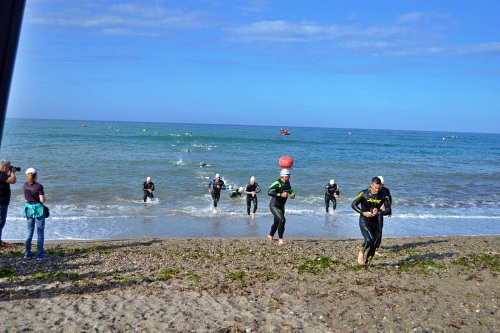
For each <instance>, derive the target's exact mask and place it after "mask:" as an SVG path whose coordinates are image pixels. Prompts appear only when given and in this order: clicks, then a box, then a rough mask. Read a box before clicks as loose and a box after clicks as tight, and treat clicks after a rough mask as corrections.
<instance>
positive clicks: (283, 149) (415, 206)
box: [0, 119, 500, 240]
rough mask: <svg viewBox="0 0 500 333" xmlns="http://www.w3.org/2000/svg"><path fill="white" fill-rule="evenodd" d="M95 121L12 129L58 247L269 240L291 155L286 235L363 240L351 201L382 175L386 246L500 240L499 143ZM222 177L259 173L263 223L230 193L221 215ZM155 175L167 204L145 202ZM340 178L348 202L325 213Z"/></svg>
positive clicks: (7, 143)
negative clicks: (439, 239)
mask: <svg viewBox="0 0 500 333" xmlns="http://www.w3.org/2000/svg"><path fill="white" fill-rule="evenodd" d="M83 123H84V122H82V121H65V120H27V119H7V120H6V123H5V127H4V134H3V139H2V146H1V149H0V158H5V159H8V160H10V161H11V162H12V164H13V165H16V166H20V167H21V168H22V169H23V171H24V170H26V169H27V168H28V167H35V168H37V169H38V170H39V181H40V183H42V184H43V185H44V187H45V192H46V197H47V202H46V204H47V206H49V207H50V209H51V216H50V218H49V219H47V223H46V232H45V235H46V238H47V239H106V238H136V237H205V236H207V237H229V236H230V237H235V236H236V237H238V236H241V237H265V236H266V235H267V234H268V232H269V229H270V226H271V223H272V220H273V218H272V215H271V213H270V212H269V207H268V205H269V198H270V197H269V196H268V195H267V189H268V187H269V185H270V184H271V183H272V182H273V181H274V180H276V179H278V178H279V170H280V168H279V166H278V160H279V158H280V157H281V156H291V157H292V158H293V159H294V166H293V168H292V177H291V184H292V186H293V188H294V189H295V192H296V195H297V196H296V198H295V199H294V200H289V201H288V203H287V206H286V210H287V224H286V231H285V237H333V238H344V237H356V238H358V237H361V234H360V231H359V226H358V215H357V214H356V213H355V212H354V211H353V210H352V208H351V207H350V206H351V202H352V200H353V198H354V196H355V195H356V194H357V193H358V192H359V191H360V190H362V189H364V188H366V187H368V185H369V183H370V180H371V178H372V177H374V176H378V175H382V176H384V178H385V184H386V186H387V187H388V188H389V189H390V190H391V194H392V196H393V215H392V217H391V218H386V219H385V221H386V222H385V226H384V237H407V236H436V235H498V234H500V209H499V202H500V200H499V199H500V135H499V134H478V133H445V132H442V133H441V132H418V131H387V130H363V129H335V128H298V127H293V128H288V130H290V131H291V132H292V134H291V135H289V136H280V135H279V130H280V128H277V127H264V126H231V125H200V124H166V123H132V122H119V121H99V122H98V121H88V122H85V125H86V126H85V127H84V126H83ZM453 135H454V136H456V137H455V138H449V137H448V136H453ZM203 163H207V164H209V165H210V167H201V166H200V165H201V164H203ZM216 173H219V174H220V175H221V177H222V178H223V179H224V180H225V181H226V184H227V185H228V186H233V187H239V186H244V185H245V184H246V183H247V182H248V180H249V178H250V176H255V178H256V181H257V182H258V183H259V185H260V186H261V188H262V192H261V193H260V195H259V196H258V199H259V209H258V211H257V214H256V217H255V219H251V218H249V217H248V216H247V215H246V204H245V201H244V199H243V198H236V199H230V198H229V192H230V191H225V192H224V191H223V192H222V195H221V200H220V202H219V213H218V214H213V213H212V200H211V197H210V195H209V193H208V191H207V187H208V182H209V180H210V179H211V178H213V177H214V175H215V174H216ZM148 176H149V177H151V178H152V181H153V182H154V183H155V186H156V191H155V196H156V199H155V201H153V202H147V203H144V202H143V200H142V183H143V182H144V181H145V179H146V177H148ZM331 178H334V179H335V182H336V183H337V184H338V185H339V186H340V191H341V198H340V199H339V200H338V203H337V210H336V211H335V213H334V214H325V208H324V186H325V184H326V183H327V182H328V181H329V180H330V179H331ZM23 182H24V172H21V173H19V174H18V183H17V184H15V185H12V200H11V205H10V207H9V216H8V220H7V224H6V226H5V228H4V230H3V238H4V239H6V240H8V239H10V240H14V239H15V240H19V239H24V237H25V220H24V219H23V218H22V216H21V211H22V206H23V205H24V202H25V201H24V197H23V193H22V183H23Z"/></svg>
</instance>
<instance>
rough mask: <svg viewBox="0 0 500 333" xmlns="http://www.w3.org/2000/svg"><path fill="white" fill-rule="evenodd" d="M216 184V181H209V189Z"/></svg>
mask: <svg viewBox="0 0 500 333" xmlns="http://www.w3.org/2000/svg"><path fill="white" fill-rule="evenodd" d="M213 186H214V181H213V180H211V181H210V183H208V189H209V190H210V189H211V188H212V187H213Z"/></svg>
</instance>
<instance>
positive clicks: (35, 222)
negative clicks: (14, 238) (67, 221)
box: [25, 216, 45, 256]
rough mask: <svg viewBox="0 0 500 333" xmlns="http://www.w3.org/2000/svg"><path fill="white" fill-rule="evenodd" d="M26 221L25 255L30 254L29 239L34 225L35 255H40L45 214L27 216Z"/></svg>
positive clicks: (31, 237) (43, 238)
mask: <svg viewBox="0 0 500 333" xmlns="http://www.w3.org/2000/svg"><path fill="white" fill-rule="evenodd" d="M26 220H27V221H28V223H27V226H28V229H27V231H28V233H27V236H26V253H25V255H31V254H32V253H31V240H32V239H33V233H34V231H35V226H36V234H37V242H36V255H37V256H41V255H42V254H43V242H44V240H45V236H44V230H45V216H42V217H38V218H36V219H35V218H32V217H27V218H26Z"/></svg>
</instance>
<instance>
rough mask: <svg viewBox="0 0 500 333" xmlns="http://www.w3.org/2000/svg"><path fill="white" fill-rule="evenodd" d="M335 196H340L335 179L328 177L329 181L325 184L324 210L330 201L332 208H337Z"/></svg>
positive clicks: (327, 207)
mask: <svg viewBox="0 0 500 333" xmlns="http://www.w3.org/2000/svg"><path fill="white" fill-rule="evenodd" d="M337 196H340V192H339V187H338V186H337V184H335V180H333V179H330V182H329V183H328V184H326V185H325V207H326V212H327V213H328V209H329V208H330V201H331V202H332V209H333V210H335V209H336V208H337V198H336V197H337Z"/></svg>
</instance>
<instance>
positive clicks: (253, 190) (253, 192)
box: [244, 176, 260, 218]
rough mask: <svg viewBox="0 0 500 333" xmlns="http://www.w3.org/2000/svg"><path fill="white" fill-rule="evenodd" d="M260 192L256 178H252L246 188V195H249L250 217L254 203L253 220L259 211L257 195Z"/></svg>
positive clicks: (248, 207)
mask: <svg viewBox="0 0 500 333" xmlns="http://www.w3.org/2000/svg"><path fill="white" fill-rule="evenodd" d="M259 192H260V187H259V184H257V183H256V182H255V177H254V176H252V177H250V182H249V183H248V184H247V186H246V187H245V191H244V193H245V194H246V195H247V198H246V201H247V214H248V215H250V208H251V205H252V202H253V211H252V218H255V212H256V211H257V193H259Z"/></svg>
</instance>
